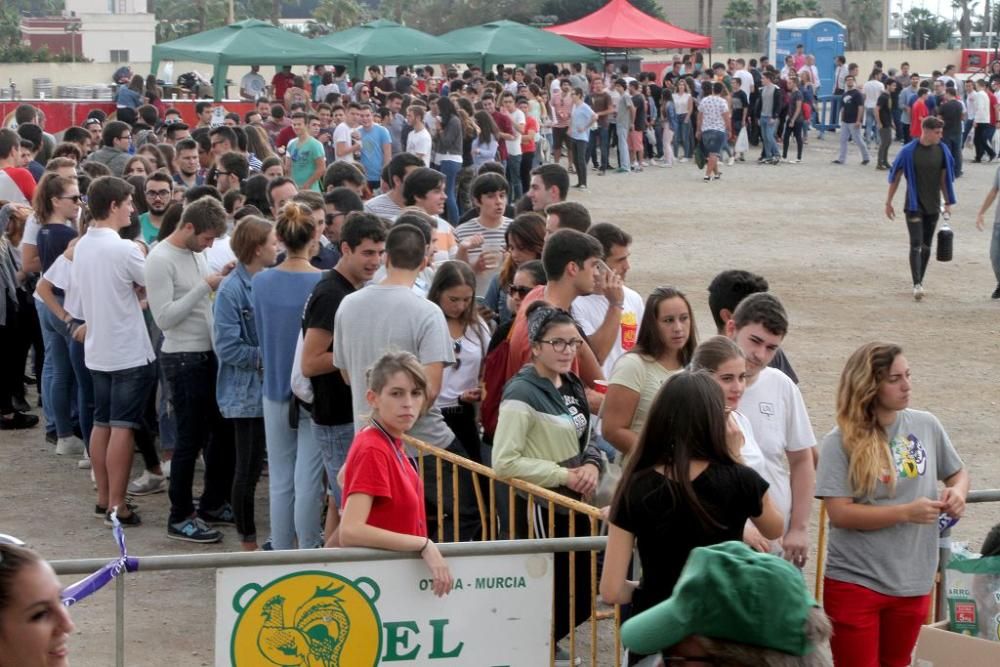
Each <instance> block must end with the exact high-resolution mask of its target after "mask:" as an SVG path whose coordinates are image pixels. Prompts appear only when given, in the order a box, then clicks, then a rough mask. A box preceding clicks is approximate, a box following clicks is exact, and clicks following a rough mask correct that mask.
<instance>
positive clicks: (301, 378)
mask: <svg viewBox="0 0 1000 667" xmlns="http://www.w3.org/2000/svg"><path fill="white" fill-rule="evenodd" d="M303 340H304V338H303V336H302V333H301V332H299V338H298V340H297V341H295V356H294V357H292V378H291V383H292V393H293V394H295V397H296V398H298V399H299V400H300V401H302V402H303V403H312V402H313V398H314V396H313V386H312V380H310V379H309V378H307V377H306V376H305V375H303V374H302V344H303Z"/></svg>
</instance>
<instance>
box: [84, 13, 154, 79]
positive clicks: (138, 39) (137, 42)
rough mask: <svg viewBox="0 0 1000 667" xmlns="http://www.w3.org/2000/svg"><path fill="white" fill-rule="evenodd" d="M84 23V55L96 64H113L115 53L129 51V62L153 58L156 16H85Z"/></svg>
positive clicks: (147, 60) (145, 60)
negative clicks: (113, 53) (112, 56)
mask: <svg viewBox="0 0 1000 667" xmlns="http://www.w3.org/2000/svg"><path fill="white" fill-rule="evenodd" d="M80 23H81V24H82V25H83V30H82V31H81V34H82V35H83V53H84V55H85V56H86V57H88V58H90V59H92V60H94V61H95V62H98V63H108V62H111V51H112V50H115V51H118V50H126V51H128V60H129V61H134V62H149V61H150V59H152V57H153V44H154V43H155V42H156V17H154V16H153V15H152V14H83V15H82V16H81V17H80ZM146 69H147V70H148V69H149V66H148V65H147V67H146Z"/></svg>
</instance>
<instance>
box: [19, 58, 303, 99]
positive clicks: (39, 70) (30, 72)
mask: <svg viewBox="0 0 1000 667" xmlns="http://www.w3.org/2000/svg"><path fill="white" fill-rule="evenodd" d="M114 48H127V47H119V46H115V47H114ZM129 65H131V67H132V71H133V72H135V73H136V74H142V75H146V74H148V73H149V65H150V63H149V61H148V60H147V61H145V62H139V61H136V60H133V61H132V62H130V63H129ZM163 65H164V64H163V63H161V64H160V72H159V78H160V79H163ZM118 67H120V65H117V64H114V63H4V64H2V65H0V88H6V87H7V86H8V79H13V80H14V83H15V84H17V89H18V90H19V91H20V92H21V94H22V96H24V97H30V96H31V95H32V85H31V79H32V78H33V77H43V76H44V77H48V78H49V79H51V80H52V86H53V89H55V88H56V87H58V86H60V85H67V84H70V83H74V84H94V83H111V75H112V74H114V71H115V70H116V69H118ZM305 69H306V68H305V65H303V66H301V67H295V68H294V70H293V71H295V72H297V73H304V72H305ZM192 70H197V71H198V72H200V73H201V74H203V75H205V76H206V77H210V76H211V75H212V66H211V65H206V64H204V63H186V62H176V63H174V75H173V79H174V80H175V81H176V80H177V75H179V74H183V73H184V72H190V71H192ZM249 71H250V68H249V67H247V66H241V65H234V66H233V67H230V68H229V72H228V74H227V76H226V78H227V79H229V80H230V81H233V82H235V85H234V86H232V87H230V89H229V94H230V95H238V94H239V82H240V79H241V78H242V77H243V75H244V74H246V73H247V72H249ZM260 73H261V74H262V75H263V76H264V78H265V79H268V80H270V79H271V77H272V76H274V68H273V67H268V66H263V67H261V68H260Z"/></svg>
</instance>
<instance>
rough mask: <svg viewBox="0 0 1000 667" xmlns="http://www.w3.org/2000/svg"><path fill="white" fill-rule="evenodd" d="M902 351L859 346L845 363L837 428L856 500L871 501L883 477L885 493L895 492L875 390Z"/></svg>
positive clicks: (893, 471)
mask: <svg viewBox="0 0 1000 667" xmlns="http://www.w3.org/2000/svg"><path fill="white" fill-rule="evenodd" d="M902 353H903V348H901V347H899V346H898V345H893V344H891V343H868V344H866V345H862V346H861V347H859V348H858V349H857V350H855V351H854V354H852V355H851V356H850V358H849V359H848V360H847V364H846V365H845V366H844V371H843V373H841V375H840V385H839V386H838V387H837V426H838V427H839V428H840V435H841V440H842V442H843V446H844V451H845V452H846V453H847V459H848V481H849V482H850V484H851V489H852V490H853V491H854V493H855V494H856V495H858V496H864V497H868V498H870V497H872V496H873V495H874V493H875V487H876V485H877V484H878V482H879V479H880V478H882V477H883V475H887V476H888V478H889V479H888V482H887V483H888V485H889V493H890V494H895V492H896V466H895V465H894V464H893V461H892V460H891V455H890V453H889V447H888V444H889V437H888V435H887V434H886V432H885V430H884V429H883V428H882V427H881V426H880V425H879V423H878V418H877V417H876V414H875V410H876V408H877V401H878V390H879V387H880V386H881V384H882V383H883V382H885V380H886V378H887V377H888V376H889V369H890V368H891V367H892V362H893V361H895V359H896V357H898V356H899V355H900V354H902Z"/></svg>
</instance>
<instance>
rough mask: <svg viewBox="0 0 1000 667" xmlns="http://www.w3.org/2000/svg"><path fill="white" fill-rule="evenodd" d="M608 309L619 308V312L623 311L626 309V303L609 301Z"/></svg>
mask: <svg viewBox="0 0 1000 667" xmlns="http://www.w3.org/2000/svg"><path fill="white" fill-rule="evenodd" d="M608 308H618V309H619V310H621V309H624V308H625V303H624V302H623V303H614V302H611V301H609V302H608Z"/></svg>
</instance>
